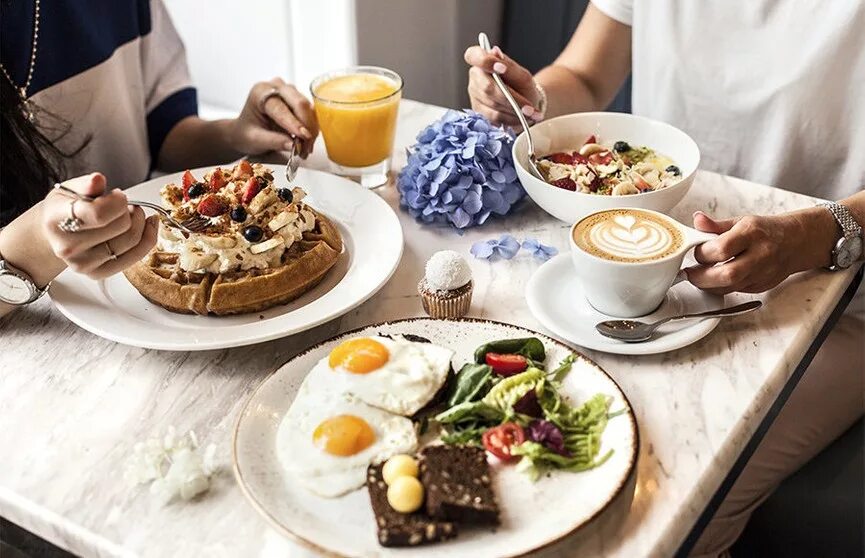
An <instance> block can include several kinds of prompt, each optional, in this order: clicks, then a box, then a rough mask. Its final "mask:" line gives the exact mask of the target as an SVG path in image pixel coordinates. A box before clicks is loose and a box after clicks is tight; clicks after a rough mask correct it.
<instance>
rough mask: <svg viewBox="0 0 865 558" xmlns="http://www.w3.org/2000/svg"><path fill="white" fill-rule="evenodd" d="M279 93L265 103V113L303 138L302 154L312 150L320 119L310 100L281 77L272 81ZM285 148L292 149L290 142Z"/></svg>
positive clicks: (304, 154)
mask: <svg viewBox="0 0 865 558" xmlns="http://www.w3.org/2000/svg"><path fill="white" fill-rule="evenodd" d="M270 83H271V84H272V85H273V87H275V88H276V90H277V92H278V93H279V95H278V96H276V95H274V96H272V97H270V98H269V99H268V100H267V102H266V103H265V104H264V107H263V108H264V111H265V114H266V115H267V116H268V117H269V118H270V119H271V120H272V121H273V122H274V123H275V124H276V125H277V126H278V127H280V128H282V129H283V130H284V131H286V132H288V133H289V134H290V135H292V136H295V137H297V138H299V139H300V140H301V156H302V157H306V156H307V155H309V153H310V152H312V146H313V143H314V141H315V137H316V135H318V120H317V119H316V117H315V111H314V110H313V108H312V104H311V103H310V102H309V100H308V99H307V98H306V97H305V96H303V95H302V94H301V93H300V91H298V90H297V88H296V87H294V86H293V85H291V84H287V83H285V82H284V81H282V80H281V79H279V78H274V79H273V80H271V82H270ZM283 149H286V150H287V149H291V145H290V144H288V145H286V146H285V147H283Z"/></svg>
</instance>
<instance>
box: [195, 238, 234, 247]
mask: <svg viewBox="0 0 865 558" xmlns="http://www.w3.org/2000/svg"><path fill="white" fill-rule="evenodd" d="M201 240H202V242H204V243H205V244H208V245H210V246H212V247H214V248H222V249H225V248H234V247H235V246H237V239H236V238H234V237H233V236H202V237H201Z"/></svg>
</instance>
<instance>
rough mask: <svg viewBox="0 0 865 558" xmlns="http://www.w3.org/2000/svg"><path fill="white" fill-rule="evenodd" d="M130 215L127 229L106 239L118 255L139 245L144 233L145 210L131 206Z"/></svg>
mask: <svg viewBox="0 0 865 558" xmlns="http://www.w3.org/2000/svg"><path fill="white" fill-rule="evenodd" d="M129 215H130V217H129V227H128V228H127V230H126V231H125V232H122V233H121V234H118V235H116V236H113V237H111V238H110V239H107V240H106V242H108V245H109V246H111V251H112V252H114V255H116V256H121V255H123V254H125V253H126V252H128V251H129V250H131V249H132V248H134V247H135V246H137V245H138V243H139V242H140V241H141V236H142V234H143V233H144V223H145V220H144V211H142V210H141V208H140V207H130V208H129Z"/></svg>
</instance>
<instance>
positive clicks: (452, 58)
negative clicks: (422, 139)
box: [164, 0, 502, 118]
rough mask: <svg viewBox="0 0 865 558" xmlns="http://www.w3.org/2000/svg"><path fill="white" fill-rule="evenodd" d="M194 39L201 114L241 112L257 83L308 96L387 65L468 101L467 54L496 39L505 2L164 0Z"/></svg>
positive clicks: (191, 51) (409, 81) (441, 95)
mask: <svg viewBox="0 0 865 558" xmlns="http://www.w3.org/2000/svg"><path fill="white" fill-rule="evenodd" d="M164 1H165V3H166V6H167V7H168V10H169V12H171V15H172V18H173V20H174V24H175V26H176V27H177V29H178V32H179V33H180V35H181V37H182V38H183V41H184V44H185V45H186V51H187V60H188V62H189V67H190V71H191V73H192V79H193V81H194V82H195V84H196V86H197V87H198V95H199V104H200V106H201V113H202V116H205V117H211V118H213V117H220V116H226V115H231V114H236V113H237V111H239V110H240V108H241V107H242V106H243V102H244V101H245V100H246V96H247V93H248V92H249V88H250V87H251V86H252V85H253V84H254V83H255V82H257V81H262V80H268V79H271V78H272V77H275V76H280V77H282V78H283V79H285V80H286V81H290V82H292V83H295V84H296V85H297V86H298V88H299V89H300V90H301V91H302V92H304V93H308V87H309V83H310V81H312V79H313V78H314V77H315V76H317V75H318V74H321V73H324V72H326V71H329V70H333V69H336V68H341V67H345V66H351V65H355V64H358V63H359V64H372V65H379V66H386V67H388V68H391V69H393V70H395V71H396V72H398V73H399V74H400V75H402V76H403V78H404V80H405V84H406V85H405V96H406V97H408V98H411V99H416V100H419V101H425V102H429V103H434V104H439V105H444V106H451V107H460V106H465V105H466V103H467V96H466V94H465V87H466V79H467V78H466V76H467V68H466V66H465V63H464V62H463V58H462V53H463V51H464V50H465V49H466V47H467V46H468V45H469V44H472V43H473V42H474V41H476V40H477V33H478V31H481V30H484V31H487V33H489V34H490V38H491V39H492V40H493V41H494V42H495V41H496V40H497V39H498V29H499V28H500V22H501V6H502V0H471V1H469V0H243V1H242V2H240V1H237V0H164Z"/></svg>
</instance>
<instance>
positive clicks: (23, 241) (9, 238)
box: [0, 202, 66, 316]
mask: <svg viewBox="0 0 865 558" xmlns="http://www.w3.org/2000/svg"><path fill="white" fill-rule="evenodd" d="M43 203H44V202H40V203H38V204H36V205H35V206H33V207H32V208H31V209H30V210H28V211H27V212H26V213H24V214H23V215H21V216H20V217H18V218H17V219H15V220H14V221H12V222H11V223H9V225H8V226H7V227H5V228H4V229H3V230H0V257H2V258H3V259H4V260H6V261H7V262H9V264H11V265H12V266H13V267H16V268H18V269H20V270H21V271H23V272H25V273H27V274H28V275H29V276H30V277H31V278H32V279H33V281H34V282H35V283H36V284H37V285H38V286H39V287H44V286H45V285H47V284H48V283H50V282H51V280H52V279H54V278H55V277H57V275H59V274H60V272H62V271H63V270H64V269H65V268H66V264H64V263H63V261H61V260H60V259H59V258H57V256H55V255H54V252H53V251H52V250H51V246H50V245H49V244H48V240H47V239H46V238H45V236H44V235H43V234H42V228H41V224H40V221H41V213H42V205H43ZM14 308H15V307H14V306H10V305H7V304H2V303H0V316H2V315H4V314H7V313H9V312H11V311H12V310H13V309H14Z"/></svg>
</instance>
